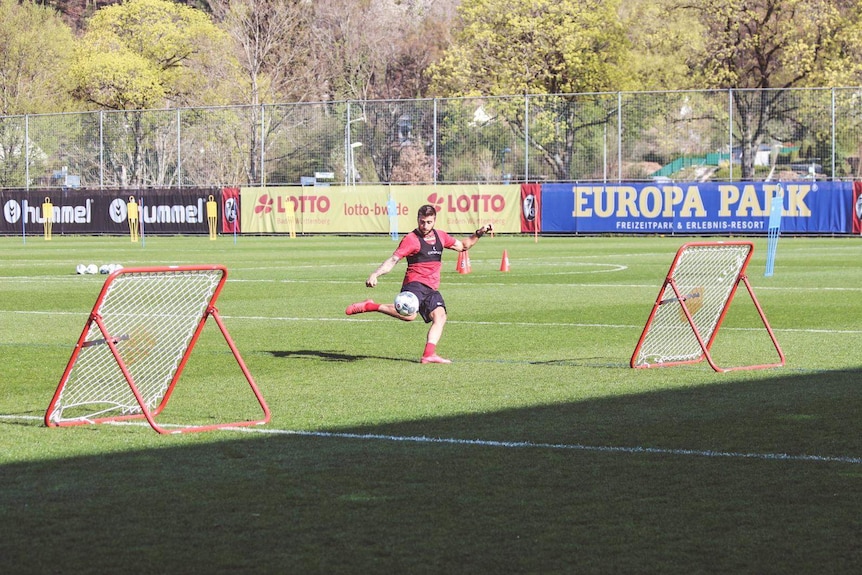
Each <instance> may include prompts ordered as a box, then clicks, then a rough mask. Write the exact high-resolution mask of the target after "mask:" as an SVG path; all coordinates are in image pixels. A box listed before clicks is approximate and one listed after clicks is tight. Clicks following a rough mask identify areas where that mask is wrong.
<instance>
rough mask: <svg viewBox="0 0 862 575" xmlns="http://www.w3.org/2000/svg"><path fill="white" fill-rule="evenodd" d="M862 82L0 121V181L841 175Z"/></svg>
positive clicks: (861, 115) (127, 183) (19, 184)
mask: <svg viewBox="0 0 862 575" xmlns="http://www.w3.org/2000/svg"><path fill="white" fill-rule="evenodd" d="M860 104H862V88H824V89H797V90H723V91H682V92H615V93H597V94H570V95H551V96H512V97H493V98H491V97H488V98H441V99H419V100H373V101H340V102H320V103H299V104H278V105H262V106H254V107H250V106H232V107H218V108H215V107H214V108H182V109H175V110H143V111H129V110H123V111H96V112H81V113H67V114H39V115H26V116H6V117H0V187H3V188H22V189H30V188H50V187H78V186H80V187H85V188H129V187H134V188H156V187H217V186H261V185H299V184H309V183H313V182H317V183H320V182H329V183H334V184H351V185H352V184H363V183H381V182H383V183H393V184H395V183H407V182H409V183H449V184H451V183H466V182H469V183H475V182H480V183H481V182H488V183H493V182H569V181H572V182H575V181H577V182H604V181H607V182H619V181H650V180H658V181H664V180H674V181H705V180H710V179H712V180H721V181H748V180H767V179H773V180H791V179H800V178H805V179H813V178H818V179H819V178H824V179H836V180H837V179H848V178H858V177H860V172H862V162H860V157H862V131H860V125H862V106H860Z"/></svg>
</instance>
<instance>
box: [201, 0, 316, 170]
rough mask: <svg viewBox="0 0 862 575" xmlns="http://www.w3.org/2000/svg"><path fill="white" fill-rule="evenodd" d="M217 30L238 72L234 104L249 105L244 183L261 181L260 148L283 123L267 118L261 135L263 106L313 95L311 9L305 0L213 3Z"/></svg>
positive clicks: (224, 1) (246, 125)
mask: <svg viewBox="0 0 862 575" xmlns="http://www.w3.org/2000/svg"><path fill="white" fill-rule="evenodd" d="M212 7H213V10H214V12H215V14H216V17H217V18H218V19H219V21H220V22H219V25H220V26H221V27H222V28H223V29H224V30H225V31H226V33H227V35H228V36H229V37H230V39H231V40H232V43H233V46H234V50H235V53H236V61H237V63H238V68H239V71H240V78H239V81H238V82H236V83H235V92H236V94H235V97H236V99H237V100H239V101H242V102H243V103H247V104H249V105H250V107H249V110H248V115H247V117H248V122H247V124H245V125H244V126H243V129H244V130H246V132H247V138H242V137H237V138H235V139H236V140H237V141H247V142H248V145H247V149H246V150H244V155H245V157H246V178H247V179H248V181H261V174H262V173H263V166H261V165H260V163H261V162H260V158H261V154H260V149H261V146H264V147H266V146H267V142H271V141H272V135H273V134H274V133H275V132H277V131H278V129H279V128H280V127H281V125H282V124H283V122H284V121H285V120H286V118H284V117H282V116H280V115H274V114H273V115H271V116H270V118H269V121H267V122H265V132H264V133H261V117H262V116H261V104H264V103H273V102H278V101H285V100H287V101H294V102H298V101H302V100H305V99H307V98H309V97H313V96H316V95H317V92H316V85H315V84H316V78H315V77H314V75H313V69H314V66H312V64H311V55H312V46H311V39H310V36H311V34H310V26H311V16H312V6H311V4H310V3H308V2H306V1H305V0H218V1H214V2H212Z"/></svg>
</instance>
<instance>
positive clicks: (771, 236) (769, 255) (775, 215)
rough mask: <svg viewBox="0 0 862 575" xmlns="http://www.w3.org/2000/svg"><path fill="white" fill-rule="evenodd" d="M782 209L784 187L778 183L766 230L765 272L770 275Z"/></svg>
mask: <svg viewBox="0 0 862 575" xmlns="http://www.w3.org/2000/svg"><path fill="white" fill-rule="evenodd" d="M782 211H784V188H783V187H781V184H779V185H778V194H776V195H774V196H772V199H771V200H770V206H769V228H768V229H767V230H766V238H767V240H766V242H767V243H766V272H764V274H763V275H764V276H766V277H772V275H773V274H774V273H775V252H776V251H777V250H778V237H779V236H780V235H781V213H782Z"/></svg>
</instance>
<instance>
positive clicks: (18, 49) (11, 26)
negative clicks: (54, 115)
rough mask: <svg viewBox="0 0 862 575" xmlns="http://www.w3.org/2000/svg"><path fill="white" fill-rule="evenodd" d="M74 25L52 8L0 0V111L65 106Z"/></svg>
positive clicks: (21, 111)
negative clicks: (64, 20) (66, 74)
mask: <svg viewBox="0 0 862 575" xmlns="http://www.w3.org/2000/svg"><path fill="white" fill-rule="evenodd" d="M73 42H74V40H73V37H72V31H71V30H70V29H69V27H68V26H66V25H65V24H64V23H63V21H62V20H60V18H59V17H58V16H57V14H56V13H55V12H54V11H53V10H51V9H50V8H46V7H45V6H40V5H38V4H36V3H35V2H32V1H30V0H26V1H23V2H18V1H17V0H0V54H2V57H0V115H14V114H33V113H39V112H46V111H56V110H60V109H64V108H66V107H67V106H68V104H69V102H68V101H67V100H66V93H65V89H66V82H65V73H66V67H67V65H68V61H69V55H70V54H71V52H72V46H73Z"/></svg>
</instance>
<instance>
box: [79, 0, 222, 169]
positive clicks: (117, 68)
mask: <svg viewBox="0 0 862 575" xmlns="http://www.w3.org/2000/svg"><path fill="white" fill-rule="evenodd" d="M225 41H226V37H225V36H224V34H223V33H222V32H221V31H220V30H218V28H216V26H215V25H214V24H213V23H212V22H211V20H210V19H209V17H208V16H207V15H206V14H204V13H203V12H201V11H200V10H196V9H194V8H189V7H188V6H183V5H180V4H175V3H173V2H169V1H167V0H128V1H127V2H124V3H122V4H115V5H112V6H108V7H106V8H102V9H100V10H99V11H97V12H96V14H95V15H94V16H93V17H92V18H91V19H90V21H89V22H88V25H87V31H86V33H85V34H84V36H83V38H82V39H81V41H80V44H79V46H78V48H77V50H76V51H75V54H74V60H73V64H72V66H71V68H70V71H69V73H70V77H71V80H72V82H73V87H72V94H73V95H74V96H76V97H77V98H79V99H81V100H83V101H84V102H87V103H89V104H91V105H93V106H96V107H98V108H102V109H109V110H123V111H124V115H125V122H124V125H125V126H127V129H128V130H129V132H130V133H131V136H132V142H133V144H132V145H133V150H132V151H131V153H130V162H131V166H130V167H127V166H125V165H123V166H117V169H118V170H119V171H122V172H124V173H126V172H127V171H128V169H129V168H130V169H131V174H132V182H131V183H134V184H139V185H140V184H143V183H145V173H144V165H143V162H142V159H143V156H142V148H143V140H144V136H145V134H144V125H143V121H142V116H141V112H140V111H141V110H145V109H148V108H154V107H167V106H171V105H174V106H183V105H193V104H196V103H212V100H213V99H215V97H214V96H215V94H216V93H217V89H218V86H219V82H218V78H221V77H222V76H223V74H222V72H220V69H221V66H223V65H224V64H225V60H227V58H225V56H224V55H225V54H226V53H227V54H229V50H226V44H225ZM157 171H162V170H157Z"/></svg>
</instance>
